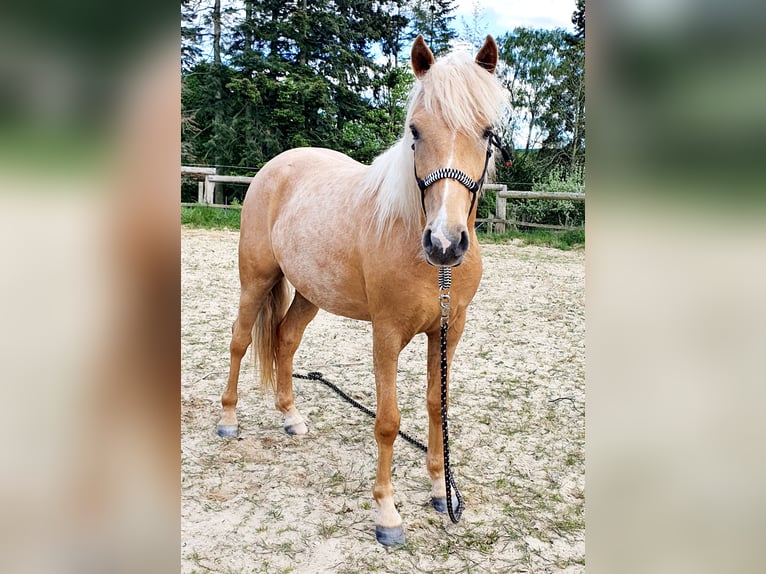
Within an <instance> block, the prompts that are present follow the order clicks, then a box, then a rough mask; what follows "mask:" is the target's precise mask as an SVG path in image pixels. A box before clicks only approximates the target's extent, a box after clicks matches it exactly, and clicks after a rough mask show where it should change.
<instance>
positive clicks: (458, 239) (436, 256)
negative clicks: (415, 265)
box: [423, 227, 470, 267]
mask: <svg viewBox="0 0 766 574" xmlns="http://www.w3.org/2000/svg"><path fill="white" fill-rule="evenodd" d="M469 246H470V241H469V239H468V230H467V229H466V228H465V227H459V228H457V229H455V230H445V229H444V228H443V227H442V228H438V229H437V230H436V231H433V230H432V229H431V228H430V227H426V230H425V231H424V232H423V251H424V253H425V256H426V261H428V262H429V263H430V264H431V265H436V266H440V267H454V266H456V265H460V264H461V263H462V262H463V257H464V256H465V254H466V253H467V252H468V247H469Z"/></svg>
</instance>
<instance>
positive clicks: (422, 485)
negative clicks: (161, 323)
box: [181, 229, 585, 574]
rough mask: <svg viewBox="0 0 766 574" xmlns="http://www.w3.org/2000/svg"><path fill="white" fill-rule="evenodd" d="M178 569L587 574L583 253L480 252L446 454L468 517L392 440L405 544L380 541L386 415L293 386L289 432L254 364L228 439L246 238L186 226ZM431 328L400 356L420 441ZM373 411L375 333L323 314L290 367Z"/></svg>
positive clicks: (403, 390)
mask: <svg viewBox="0 0 766 574" xmlns="http://www.w3.org/2000/svg"><path fill="white" fill-rule="evenodd" d="M182 241H183V246H182V420H181V431H182V454H181V456H182V492H183V494H182V497H183V498H182V548H181V556H182V572H184V573H192V572H215V573H229V572H231V573H244V572H264V573H270V574H271V573H274V572H300V573H319V572H348V573H359V572H477V573H485V572H584V571H585V541H584V537H585V523H584V505H585V494H584V489H585V476H584V475H585V460H584V446H585V412H584V411H585V382H584V379H585V376H584V370H585V255H584V252H583V251H581V250H580V251H571V252H564V251H557V250H554V249H548V248H539V247H532V246H521V245H518V244H510V245H483V246H482V251H483V254H484V277H483V279H482V283H481V287H480V288H479V292H478V294H477V296H476V298H475V299H474V302H473V304H472V306H471V308H470V309H469V312H468V323H467V326H466V329H465V334H464V335H463V339H462V341H461V343H460V345H459V347H458V350H457V353H456V356H455V361H454V364H453V375H452V386H451V389H450V392H451V401H450V438H451V442H450V447H451V460H452V463H453V468H454V473H455V476H456V479H457V483H458V485H459V487H460V490H461V493H462V494H463V497H464V499H465V503H466V508H465V512H464V514H463V519H462V521H461V522H460V523H459V524H458V525H453V524H452V523H451V522H450V521H449V518H447V517H446V516H445V515H440V514H437V513H436V512H435V511H434V510H433V509H432V508H431V506H430V481H429V479H428V474H427V472H426V469H425V455H424V454H423V453H422V452H421V451H419V450H417V449H415V448H414V447H412V446H410V445H408V444H407V443H406V442H404V441H403V440H401V439H399V440H397V442H396V445H395V452H394V468H393V480H394V488H395V489H396V495H395V500H396V502H397V507H398V509H399V512H400V513H401V515H402V518H403V519H404V528H405V534H406V536H407V544H406V545H404V546H402V547H398V548H395V549H386V548H384V547H382V546H380V545H378V544H377V543H376V542H375V537H374V529H373V528H374V527H373V516H374V502H373V500H372V492H371V489H372V483H373V480H374V476H375V462H376V456H377V455H376V452H377V451H376V446H375V439H374V437H373V431H372V428H373V426H372V425H373V421H372V419H371V418H368V417H367V416H366V415H364V414H363V413H361V412H359V411H356V410H354V409H353V408H351V407H350V406H349V405H348V404H347V403H345V402H343V401H342V400H341V399H339V398H338V397H337V396H336V395H335V394H333V393H332V391H330V390H329V389H327V388H326V387H324V386H323V385H321V384H319V383H317V382H313V381H302V380H296V381H295V392H296V404H297V406H298V408H299V409H300V410H301V412H302V413H303V414H304V415H306V416H307V417H308V419H309V424H310V428H311V431H310V434H309V435H308V436H307V437H305V438H302V439H299V438H294V437H288V436H287V435H286V434H285V433H284V432H283V430H282V420H281V415H280V414H279V413H277V411H276V410H275V409H274V407H273V400H272V398H271V397H267V396H264V395H262V394H261V393H260V391H258V390H257V386H258V385H257V383H256V382H255V379H254V374H253V370H252V368H250V366H251V363H250V362H249V359H248V361H246V362H245V363H244V364H243V371H242V377H241V378H240V387H239V388H240V401H239V406H238V416H239V423H240V431H241V436H240V438H239V439H237V440H232V439H227V440H224V439H221V438H219V437H218V436H217V435H216V433H215V426H216V422H217V421H218V417H219V412H220V403H219V401H220V395H221V392H222V391H223V388H224V386H225V381H226V375H227V369H228V361H229V357H228V344H229V336H230V328H231V323H232V321H233V320H234V318H235V316H236V308H237V301H238V297H239V280H238V276H237V267H236V258H237V241H238V233H236V232H227V231H202V230H191V229H183V231H182ZM425 347H426V340H425V336H423V335H420V336H418V337H416V338H415V339H414V340H413V341H412V342H411V343H410V345H409V346H408V347H407V348H406V349H405V350H404V351H403V352H402V355H401V358H400V362H399V405H400V408H401V411H402V430H404V431H405V432H408V433H409V434H412V435H414V436H416V437H419V438H421V439H422V440H425V438H426V428H427V415H426V408H425V369H426V365H425ZM295 366H296V372H299V373H306V372H308V371H321V372H322V373H324V375H325V377H326V378H328V379H329V380H330V381H332V382H334V383H336V384H337V385H339V386H340V387H341V388H343V389H344V390H345V391H346V392H347V393H349V394H350V395H351V396H353V397H354V398H356V399H357V400H359V401H360V402H362V403H364V404H366V405H368V406H370V407H371V408H373V409H374V406H375V392H374V380H373V374H372V354H371V327H370V325H369V324H368V323H363V322H358V321H353V320H349V319H343V318H340V317H335V316H333V315H330V314H327V313H324V312H322V311H320V313H319V315H318V316H317V318H316V319H315V320H314V321H313V322H312V323H311V324H310V325H309V327H308V329H307V331H306V335H305V337H304V340H303V343H302V345H301V347H300V349H299V350H298V353H297V355H296V358H295Z"/></svg>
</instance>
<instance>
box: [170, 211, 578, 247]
mask: <svg viewBox="0 0 766 574" xmlns="http://www.w3.org/2000/svg"><path fill="white" fill-rule="evenodd" d="M239 218H240V210H239V209H222V208H220V207H209V206H206V205H199V206H196V205H195V206H192V207H188V206H182V207H181V223H182V224H183V225H188V226H190V227H196V228H202V229H234V230H237V229H239ZM512 239H520V240H521V241H523V242H524V245H539V246H543V247H553V248H555V249H562V250H565V251H566V250H570V249H577V248H582V247H583V246H584V245H585V231H582V230H580V231H552V230H547V229H536V230H534V231H507V232H506V233H503V234H501V235H497V234H494V233H492V234H490V233H479V241H481V242H482V243H507V242H508V241H511V240H512Z"/></svg>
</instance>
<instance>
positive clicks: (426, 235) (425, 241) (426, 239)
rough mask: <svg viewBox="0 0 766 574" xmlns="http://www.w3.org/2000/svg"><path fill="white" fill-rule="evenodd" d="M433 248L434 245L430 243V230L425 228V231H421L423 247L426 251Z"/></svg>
mask: <svg viewBox="0 0 766 574" xmlns="http://www.w3.org/2000/svg"><path fill="white" fill-rule="evenodd" d="M433 248H434V245H433V243H431V230H430V229H426V231H425V233H423V249H425V250H426V253H431V252H432V251H433Z"/></svg>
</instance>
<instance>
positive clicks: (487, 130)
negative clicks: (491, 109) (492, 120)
mask: <svg viewBox="0 0 766 574" xmlns="http://www.w3.org/2000/svg"><path fill="white" fill-rule="evenodd" d="M491 135H492V128H485V129H484V135H483V136H482V137H483V138H484V139H485V140H486V139H489V136H491Z"/></svg>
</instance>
